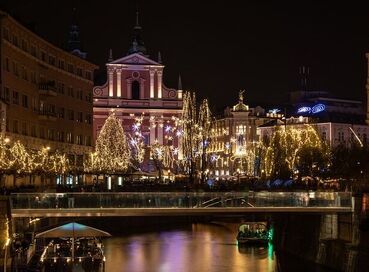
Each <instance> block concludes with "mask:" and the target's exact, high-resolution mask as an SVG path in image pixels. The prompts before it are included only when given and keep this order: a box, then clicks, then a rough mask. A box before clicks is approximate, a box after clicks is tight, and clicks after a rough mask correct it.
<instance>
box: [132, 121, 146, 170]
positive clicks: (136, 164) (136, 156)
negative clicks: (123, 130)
mask: <svg viewBox="0 0 369 272" xmlns="http://www.w3.org/2000/svg"><path fill="white" fill-rule="evenodd" d="M143 118H144V116H143V115H141V117H138V118H135V122H134V124H133V125H132V130H131V131H132V133H131V134H129V135H128V143H129V148H130V154H131V162H130V164H131V166H132V167H133V168H134V169H137V170H140V169H141V167H140V166H141V163H142V162H143V160H144V156H145V144H144V142H143V135H142V132H141V130H142V122H143Z"/></svg>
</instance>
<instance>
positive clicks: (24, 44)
mask: <svg viewBox="0 0 369 272" xmlns="http://www.w3.org/2000/svg"><path fill="white" fill-rule="evenodd" d="M22 49H23V50H24V51H26V52H27V51H28V43H27V41H26V40H24V39H22Z"/></svg>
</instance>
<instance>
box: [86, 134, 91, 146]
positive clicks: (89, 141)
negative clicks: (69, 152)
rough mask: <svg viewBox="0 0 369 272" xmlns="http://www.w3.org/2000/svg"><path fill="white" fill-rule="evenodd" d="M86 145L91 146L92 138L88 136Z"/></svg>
mask: <svg viewBox="0 0 369 272" xmlns="http://www.w3.org/2000/svg"><path fill="white" fill-rule="evenodd" d="M86 145H88V146H91V136H86Z"/></svg>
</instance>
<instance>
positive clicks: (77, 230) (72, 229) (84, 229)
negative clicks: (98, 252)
mask: <svg viewBox="0 0 369 272" xmlns="http://www.w3.org/2000/svg"><path fill="white" fill-rule="evenodd" d="M107 236H111V235H110V233H108V232H106V231H102V230H99V229H95V228H93V227H89V226H86V225H82V224H79V223H76V222H71V223H68V224H65V225H62V226H59V227H56V228H53V229H50V230H47V231H44V232H41V233H38V234H37V235H36V238H60V237H72V238H76V237H107Z"/></svg>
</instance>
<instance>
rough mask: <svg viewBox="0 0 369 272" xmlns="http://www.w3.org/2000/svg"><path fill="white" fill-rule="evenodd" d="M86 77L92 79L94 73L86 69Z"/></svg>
mask: <svg viewBox="0 0 369 272" xmlns="http://www.w3.org/2000/svg"><path fill="white" fill-rule="evenodd" d="M86 78H87V79H88V80H92V73H91V72H90V71H86Z"/></svg>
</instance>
